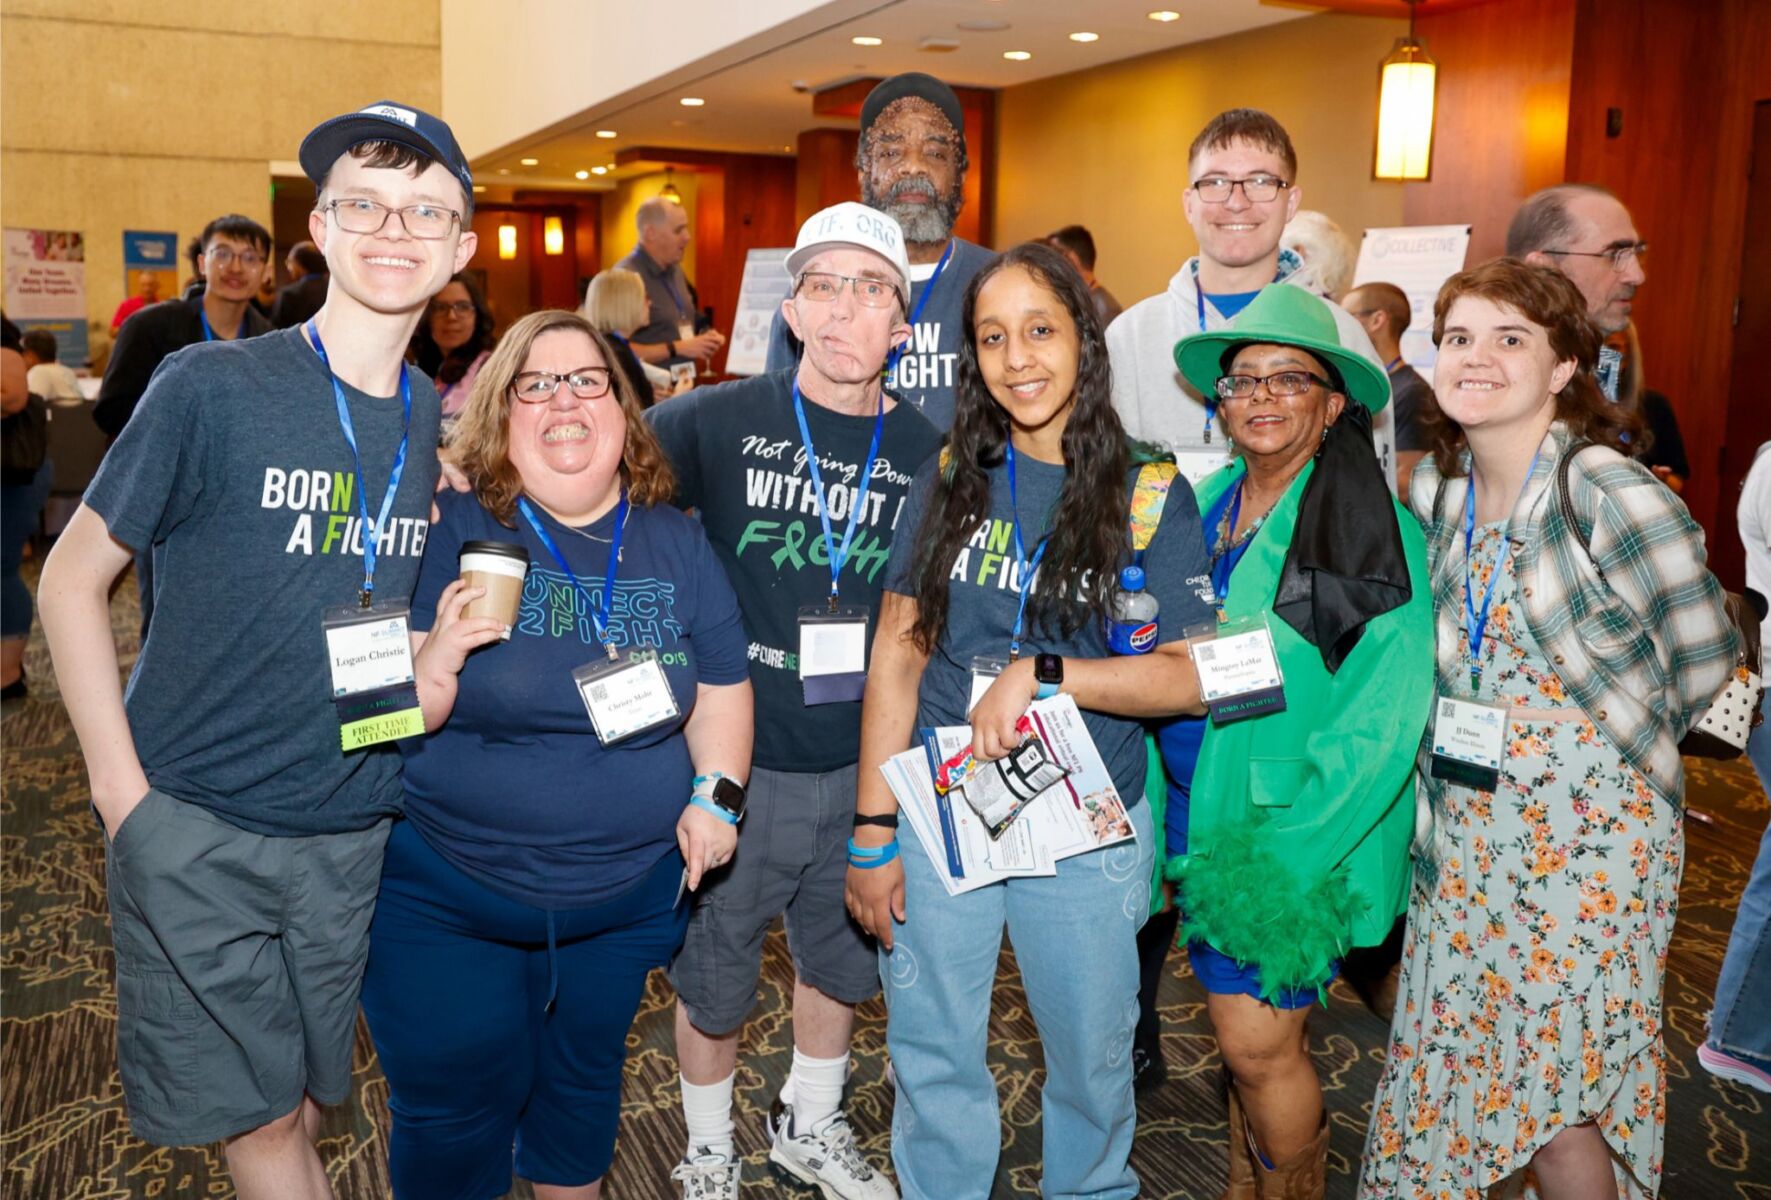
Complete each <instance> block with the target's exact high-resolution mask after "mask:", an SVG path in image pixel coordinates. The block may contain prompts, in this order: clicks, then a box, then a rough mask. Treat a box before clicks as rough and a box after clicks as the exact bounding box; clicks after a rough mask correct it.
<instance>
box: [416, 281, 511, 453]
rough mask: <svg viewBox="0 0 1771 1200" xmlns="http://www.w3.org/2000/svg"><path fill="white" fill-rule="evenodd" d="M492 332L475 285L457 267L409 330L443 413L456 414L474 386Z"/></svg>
mask: <svg viewBox="0 0 1771 1200" xmlns="http://www.w3.org/2000/svg"><path fill="white" fill-rule="evenodd" d="M497 340H498V339H497V335H496V334H494V333H493V332H492V310H491V309H489V308H487V307H486V298H485V297H484V296H482V295H481V294H480V285H479V284H477V283H475V282H474V278H473V276H472V275H469V274H468V273H467V272H465V271H462V272H459V273H457V274H456V276H455V277H454V278H453V279H451V280H449V283H448V286H446V287H445V288H443V290H442V291H440V292H438V293H437V294H436V298H435V299H433V300H432V301H431V302H430V311H429V312H427V313H426V314H425V316H424V320H422V321H420V322H419V323H418V330H417V332H415V333H414V334H413V335H412V351H411V352H412V361H413V362H415V363H416V364H418V369H419V370H420V371H423V372H424V373H425V374H426V375H429V376H430V377H431V379H433V380H434V381H435V382H436V385H437V395H439V396H441V397H442V398H443V419H444V420H445V421H447V420H449V419H451V418H453V417H454V416H455V415H456V414H458V413H459V412H460V411H461V410H462V408H463V406H465V405H466V404H467V397H468V393H469V392H471V391H472V390H473V381H474V376H475V375H477V374H479V371H480V368H481V367H483V366H485V365H486V359H488V358H490V357H491V355H492V345H493V343H494V342H496V341H497Z"/></svg>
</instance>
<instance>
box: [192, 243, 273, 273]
mask: <svg viewBox="0 0 1771 1200" xmlns="http://www.w3.org/2000/svg"><path fill="white" fill-rule="evenodd" d="M203 257H204V258H205V259H206V260H208V261H209V262H212V263H214V264H215V265H216V266H218V267H226V266H227V265H228V264H229V263H239V264H240V265H241V266H242V267H245V268H246V269H247V270H248V271H254V270H257V269H258V268H259V267H262V266H264V264H265V263H266V262H267V261H268V260H267V259H266V258H265V256H264V255H262V254H260V253H259V252H258V251H256V250H236V249H234V248H233V247H232V246H223V245H220V244H217V245H214V246H211V247H209V249H207V250H205V251H203Z"/></svg>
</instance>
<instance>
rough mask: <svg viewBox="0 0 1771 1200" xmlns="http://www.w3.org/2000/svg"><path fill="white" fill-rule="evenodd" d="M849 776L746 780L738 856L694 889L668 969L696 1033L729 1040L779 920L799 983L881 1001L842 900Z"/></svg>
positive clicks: (851, 805)
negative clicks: (683, 931)
mask: <svg viewBox="0 0 1771 1200" xmlns="http://www.w3.org/2000/svg"><path fill="white" fill-rule="evenodd" d="M855 774H856V770H855V768H854V767H852V766H850V767H842V768H839V769H838V770H835V771H827V772H824V773H823V774H802V773H798V772H788V771H770V770H766V769H764V768H760V767H759V768H757V769H755V770H754V771H752V772H751V776H750V787H749V794H748V797H747V799H746V801H745V805H744V820H743V822H742V823H741V824H740V825H739V826H738V849H737V852H736V853H735V854H734V855H733V856H732V862H731V865H730V866H728V867H726V868H724V869H723V870H720V871H717V872H715V873H714V874H713V875H712V876H711V877H710V879H709V881H708V882H704V883H703V884H702V885H701V894H700V895H699V896H698V897H697V898H696V901H695V912H694V915H693V916H691V917H690V918H689V932H688V936H687V937H686V938H685V939H684V940H683V947H682V949H681V950H679V951H677V954H676V958H675V959H674V960H672V962H671V964H670V969H669V971H668V975H669V978H670V983H671V986H672V987H674V988H675V989H676V992H677V995H678V997H679V998H681V1000H682V1002H683V1005H684V1007H686V1008H687V1009H688V1012H689V1020H690V1021H691V1022H693V1023H694V1026H695V1028H697V1029H699V1030H701V1031H702V1032H703V1033H708V1034H712V1035H714V1036H719V1035H721V1034H726V1033H730V1032H731V1031H732V1030H734V1029H736V1028H738V1027H739V1026H740V1025H742V1024H743V1023H744V1018H745V1017H747V1016H749V1015H750V1010H751V1009H752V1008H753V1007H755V1005H756V981H757V976H758V975H759V974H760V973H761V970H762V950H763V936H764V935H765V934H767V933H768V931H769V925H770V923H771V922H773V921H774V919H775V918H776V917H778V916H781V915H782V914H783V913H785V914H786V925H787V946H788V949H789V950H791V951H792V953H793V969H794V972H795V973H796V974H797V975H798V976H799V979H800V981H801V982H803V983H808V984H810V985H811V986H813V987H815V988H817V989H818V990H819V991H821V992H823V993H824V994H825V995H826V996H829V997H831V998H832V999H835V1000H840V1001H842V1002H843V1003H845V1004H859V1003H861V1001H863V1000H870V999H872V998H873V997H874V996H877V995H878V994H879V954H878V951H877V949H876V948H875V946H874V944H873V939H872V938H870V937H868V936H867V934H866V932H865V931H863V930H862V928H861V927H860V926H859V925H857V924H855V921H854V918H852V917H850V916H849V910H848V907H847V905H846V904H845V903H844V901H843V889H844V885H845V884H846V882H847V879H848V873H849V853H848V844H849V835H850V834H851V833H853V832H854V828H855Z"/></svg>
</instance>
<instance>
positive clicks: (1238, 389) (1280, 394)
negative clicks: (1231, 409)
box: [1216, 371, 1334, 400]
mask: <svg viewBox="0 0 1771 1200" xmlns="http://www.w3.org/2000/svg"><path fill="white" fill-rule="evenodd" d="M1263 383H1264V384H1266V385H1267V394H1268V395H1269V396H1272V397H1273V398H1275V399H1285V398H1287V397H1290V396H1301V395H1303V394H1304V393H1305V392H1307V391H1309V390H1310V388H1311V387H1313V386H1315V385H1316V384H1321V385H1322V387H1323V388H1324V389H1325V390H1328V391H1333V390H1334V384H1332V383H1330V382H1329V381H1328V380H1326V379H1324V378H1322V376H1320V375H1317V374H1315V373H1314V372H1312V371H1275V372H1274V373H1273V374H1271V375H1223V376H1220V377H1219V379H1218V382H1217V386H1216V391H1217V394H1218V399H1220V400H1250V399H1253V398H1254V394H1255V392H1256V391H1257V390H1258V389H1259V388H1260V386H1261V385H1262V384H1263Z"/></svg>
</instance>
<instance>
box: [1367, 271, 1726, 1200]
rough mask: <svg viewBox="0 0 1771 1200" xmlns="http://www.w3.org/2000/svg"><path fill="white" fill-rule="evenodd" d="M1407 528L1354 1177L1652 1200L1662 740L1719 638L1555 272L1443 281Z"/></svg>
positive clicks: (1677, 784) (1675, 819)
mask: <svg viewBox="0 0 1771 1200" xmlns="http://www.w3.org/2000/svg"><path fill="white" fill-rule="evenodd" d="M1433 340H1434V342H1436V343H1438V346H1439V359H1438V363H1437V365H1436V367H1435V369H1434V373H1433V391H1434V394H1435V395H1436V397H1437V399H1438V402H1439V403H1438V418H1439V419H1438V420H1437V421H1436V422H1435V424H1434V427H1433V437H1434V448H1433V452H1432V454H1431V455H1429V456H1428V457H1427V458H1426V459H1425V460H1424V461H1422V462H1421V464H1420V465H1419V466H1418V467H1416V468H1415V472H1414V478H1413V480H1412V482H1411V483H1410V485H1409V492H1410V495H1409V501H1410V504H1411V506H1412V507H1413V509H1414V511H1415V514H1416V515H1417V516H1419V517H1420V519H1421V524H1422V526H1423V528H1424V529H1425V531H1426V538H1427V553H1428V563H1429V569H1430V571H1431V578H1432V593H1433V609H1434V615H1435V619H1436V622H1437V637H1436V639H1435V640H1436V647H1437V648H1436V659H1437V689H1438V699H1437V701H1436V703H1435V704H1434V709H1433V712H1434V725H1433V727H1432V731H1431V737H1430V738H1429V739H1428V740H1427V742H1426V745H1425V746H1424V747H1423V754H1422V768H1423V770H1422V784H1423V789H1424V792H1425V795H1426V797H1427V798H1428V800H1429V801H1430V803H1431V810H1432V815H1433V825H1432V832H1431V834H1430V835H1429V836H1428V837H1427V838H1426V839H1425V845H1424V847H1423V848H1422V849H1421V850H1420V851H1419V852H1418V855H1417V861H1416V864H1415V871H1414V887H1413V893H1412V896H1411V898H1410V901H1409V906H1408V942H1407V946H1406V949H1405V951H1404V955H1403V959H1402V979H1401V984H1400V989H1399V994H1398V999H1397V1004H1396V1015H1395V1021H1394V1024H1393V1025H1392V1027H1391V1030H1390V1045H1389V1053H1388V1059H1387V1063H1386V1066H1385V1069H1384V1074H1383V1077H1382V1079H1381V1080H1380V1081H1379V1083H1378V1093H1377V1099H1376V1101H1375V1103H1374V1105H1373V1108H1372V1122H1371V1129H1370V1133H1369V1135H1368V1139H1367V1142H1366V1147H1365V1164H1364V1173H1363V1177H1362V1180H1361V1191H1360V1194H1361V1195H1362V1196H1366V1197H1370V1198H1371V1200H1377V1198H1378V1197H1383V1198H1384V1200H1389V1198H1390V1197H1394V1196H1403V1195H1407V1196H1424V1195H1440V1194H1455V1195H1471V1194H1478V1193H1481V1194H1486V1192H1487V1190H1488V1189H1489V1188H1491V1187H1493V1186H1495V1185H1496V1184H1499V1183H1501V1182H1503V1181H1504V1180H1506V1179H1507V1178H1508V1177H1509V1176H1511V1175H1513V1174H1514V1173H1515V1172H1518V1171H1520V1170H1522V1169H1524V1168H1526V1167H1529V1168H1530V1169H1531V1171H1532V1172H1533V1173H1534V1174H1535V1175H1536V1178H1537V1185H1538V1191H1539V1194H1540V1195H1542V1196H1543V1197H1544V1198H1545V1200H1571V1198H1585V1197H1595V1196H1604V1197H1607V1198H1609V1197H1614V1196H1631V1197H1639V1196H1652V1195H1654V1194H1655V1193H1656V1192H1658V1190H1659V1188H1660V1178H1661V1140H1662V1134H1663V1132H1664V1128H1665V1124H1666V1062H1665V1050H1664V1047H1663V1046H1662V1042H1661V985H1662V982H1663V979H1664V975H1665V970H1666V953H1667V944H1668V942H1669V941H1670V939H1671V937H1672V930H1673V917H1674V914H1675V912H1676V911H1677V907H1678V892H1679V876H1680V873H1681V871H1682V869H1683V866H1684V852H1685V832H1684V819H1683V815H1682V804H1683V800H1684V792H1685V777H1684V769H1683V766H1682V764H1681V760H1680V756H1679V741H1680V739H1681V738H1683V737H1684V735H1685V733H1686V731H1687V730H1689V729H1690V728H1691V726H1692V725H1693V724H1694V723H1695V722H1696V721H1698V720H1699V719H1700V718H1701V717H1702V716H1703V714H1704V712H1705V710H1706V709H1707V708H1708V706H1709V704H1710V702H1711V701H1712V700H1713V699H1714V698H1715V696H1716V694H1717V693H1718V692H1720V691H1721V690H1722V688H1723V687H1724V685H1725V684H1726V683H1727V681H1728V678H1729V674H1730V672H1731V670H1732V668H1733V666H1734V662H1735V656H1736V654H1737V652H1738V648H1737V642H1736V637H1735V632H1734V628H1733V626H1732V624H1731V622H1730V621H1729V619H1728V617H1727V615H1726V613H1725V611H1724V609H1723V597H1722V589H1721V587H1720V586H1719V585H1718V584H1717V583H1716V580H1715V578H1714V576H1712V575H1711V574H1710V573H1709V571H1708V570H1707V569H1706V568H1705V566H1704V549H1703V530H1702V529H1700V528H1699V527H1698V525H1697V523H1696V522H1695V521H1693V520H1692V519H1691V515H1690V513H1688V512H1686V511H1685V506H1684V504H1682V503H1681V502H1680V501H1679V498H1678V497H1677V496H1675V495H1674V494H1673V493H1672V492H1671V491H1669V490H1668V489H1667V488H1666V487H1664V486H1663V485H1662V484H1661V483H1660V481H1659V480H1657V479H1655V477H1654V476H1653V474H1651V473H1650V472H1649V470H1648V469H1647V468H1646V467H1644V466H1643V465H1642V464H1641V463H1639V462H1636V461H1632V460H1631V459H1629V458H1627V457H1625V455H1626V454H1627V453H1628V447H1629V446H1631V445H1632V444H1634V442H1633V439H1632V435H1633V434H1636V433H1637V432H1639V430H1640V418H1639V417H1638V415H1637V414H1636V413H1634V412H1632V411H1631V410H1630V409H1628V408H1625V407H1623V406H1621V405H1616V404H1611V403H1609V402H1607V401H1606V400H1605V398H1604V396H1603V395H1602V394H1601V392H1600V390H1599V386H1598V382H1597V380H1596V379H1595V377H1594V365H1595V363H1596V362H1597V361H1598V355H1599V345H1600V341H1599V331H1598V329H1597V327H1595V326H1594V325H1593V323H1592V322H1591V321H1590V320H1589V319H1588V317H1587V315H1586V302H1585V301H1584V300H1583V299H1582V297H1581V294H1580V292H1579V290H1578V289H1577V288H1576V287H1575V286H1574V284H1573V283H1571V282H1569V280H1568V279H1567V278H1566V277H1564V276H1563V275H1561V274H1560V273H1558V272H1557V271H1555V270H1552V269H1549V268H1544V267H1535V266H1530V265H1527V264H1526V263H1523V262H1520V261H1519V260H1517V259H1506V258H1503V259H1496V260H1494V261H1492V262H1487V263H1483V264H1482V265H1481V266H1478V267H1474V268H1472V269H1471V270H1468V271H1464V272H1462V273H1460V274H1458V275H1454V276H1452V277H1451V279H1450V280H1448V281H1447V282H1446V284H1445V286H1444V288H1443V289H1441V290H1440V292H1439V299H1438V302H1437V304H1436V305H1435V308H1434V321H1433Z"/></svg>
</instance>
